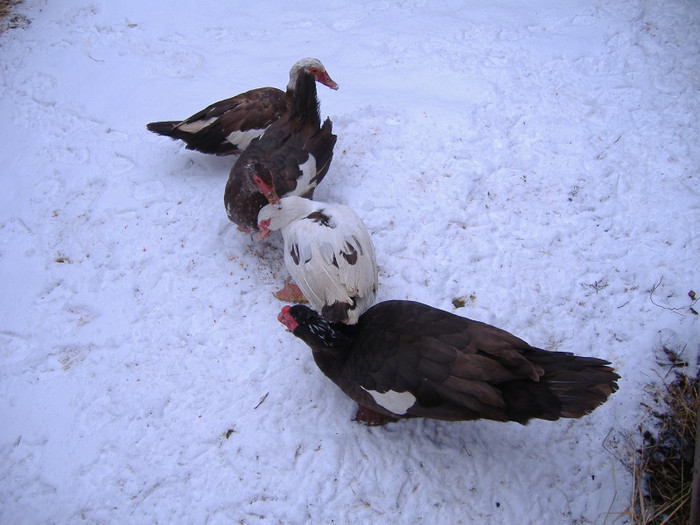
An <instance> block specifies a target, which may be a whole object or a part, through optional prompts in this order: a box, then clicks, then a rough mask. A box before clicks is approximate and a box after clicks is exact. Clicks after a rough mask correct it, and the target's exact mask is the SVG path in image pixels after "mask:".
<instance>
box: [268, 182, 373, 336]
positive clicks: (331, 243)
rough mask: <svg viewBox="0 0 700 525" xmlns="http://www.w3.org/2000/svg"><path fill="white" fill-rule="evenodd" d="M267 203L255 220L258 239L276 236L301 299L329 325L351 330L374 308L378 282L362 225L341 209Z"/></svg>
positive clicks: (294, 201) (289, 200)
mask: <svg viewBox="0 0 700 525" xmlns="http://www.w3.org/2000/svg"><path fill="white" fill-rule="evenodd" d="M262 189H263V191H264V188H262ZM271 200H272V203H271V204H268V205H267V206H265V207H263V208H262V209H261V210H260V213H259V214H258V222H259V224H258V228H259V229H260V231H261V236H265V235H266V234H267V233H268V232H270V231H276V230H280V231H281V232H282V237H283V238H284V262H285V265H286V267H287V270H288V271H289V274H290V275H291V276H292V280H293V281H294V282H295V283H296V285H297V286H298V287H299V289H300V290H301V293H302V294H303V296H304V297H305V298H306V299H307V300H308V301H309V303H310V304H311V306H312V307H313V308H314V309H315V310H316V311H317V312H319V313H321V315H323V317H325V318H326V319H327V320H329V321H330V322H333V323H347V324H355V323H356V322H357V320H358V319H359V317H360V314H362V312H364V311H365V310H367V308H369V307H370V306H372V304H373V303H374V300H375V298H376V295H377V282H378V275H377V261H376V259H375V256H374V246H373V245H372V239H371V238H370V235H369V232H368V231H367V228H365V225H364V223H363V222H362V220H361V219H360V218H359V217H358V216H357V214H356V213H355V212H354V211H352V209H350V208H349V207H348V206H344V205H342V204H326V203H323V202H318V201H312V200H309V199H305V198H302V197H294V196H289V197H284V198H282V199H277V200H275V199H274V197H273V198H272V199H271ZM289 288H290V287H289V286H287V288H286V290H287V291H285V293H289V291H288V290H289ZM279 293H280V292H278V294H279ZM278 297H280V295H278ZM280 298H283V297H280Z"/></svg>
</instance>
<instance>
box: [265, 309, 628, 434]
mask: <svg viewBox="0 0 700 525" xmlns="http://www.w3.org/2000/svg"><path fill="white" fill-rule="evenodd" d="M278 319H279V321H280V322H282V323H283V324H284V325H285V326H286V327H287V328H288V329H289V330H290V331H291V332H292V333H293V334H294V335H295V336H296V337H298V338H299V339H301V340H302V341H304V342H305V343H306V344H307V345H309V346H310V347H311V350H312V352H313V357H314V360H315V361H316V364H317V365H318V367H319V368H320V369H321V371H322V372H323V373H324V374H325V375H326V376H327V377H328V378H330V379H331V380H332V381H333V382H334V383H335V384H336V385H338V386H339V387H340V389H341V390H342V391H343V392H345V394H347V395H348V396H349V397H350V398H352V399H353V400H355V401H356V402H357V403H358V405H359V410H358V412H357V415H356V417H355V419H356V420H358V421H362V422H365V423H367V424H383V423H386V422H389V421H395V420H398V419H401V418H410V417H426V418H433V419H441V420H448V421H457V420H474V419H480V418H485V419H491V420H495V421H517V422H518V423H522V424H525V423H527V422H528V421H529V420H530V419H532V418H538V419H545V420H549V421H554V420H556V419H558V418H560V417H564V418H579V417H581V416H583V415H585V414H588V413H589V412H591V411H592V410H593V409H594V408H596V407H597V406H599V405H600V404H602V403H603V402H605V400H606V399H607V398H608V396H610V394H612V393H613V392H615V391H616V390H617V380H618V379H619V377H620V376H618V375H617V374H616V373H615V372H614V370H613V369H612V368H611V367H610V366H609V365H610V363H609V362H608V361H605V360H602V359H597V358H593V357H579V356H576V355H574V354H571V353H565V352H549V351H546V350H541V349H539V348H535V347H533V346H530V345H529V344H527V343H526V342H525V341H523V340H521V339H519V338H517V337H515V336H514V335H511V334H510V333H508V332H506V331H504V330H501V329H499V328H496V327H493V326H490V325H487V324H484V323H480V322H478V321H472V320H470V319H466V318H463V317H459V316H457V315H454V314H451V313H449V312H445V311H443V310H439V309H437V308H432V307H430V306H427V305H424V304H421V303H416V302H412V301H385V302H382V303H378V304H376V305H374V306H373V307H371V308H370V309H369V310H367V311H366V312H365V313H364V314H363V315H362V316H361V317H360V320H359V322H358V323H357V324H356V325H353V326H348V325H343V324H333V323H330V322H329V321H328V320H326V319H324V318H323V317H322V316H321V315H319V314H318V313H316V312H315V311H313V310H311V309H310V308H308V307H307V306H304V305H295V306H291V307H290V306H285V307H284V308H283V309H282V312H281V313H280V314H279V316H278Z"/></svg>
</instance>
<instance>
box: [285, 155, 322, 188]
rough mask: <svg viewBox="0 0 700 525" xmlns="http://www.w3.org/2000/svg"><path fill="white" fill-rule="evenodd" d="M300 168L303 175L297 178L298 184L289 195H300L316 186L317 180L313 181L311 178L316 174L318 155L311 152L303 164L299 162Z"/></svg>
mask: <svg viewBox="0 0 700 525" xmlns="http://www.w3.org/2000/svg"><path fill="white" fill-rule="evenodd" d="M299 169H300V170H301V177H299V178H298V179H297V186H296V188H294V190H292V191H290V192H289V193H287V195H296V196H297V197H300V196H301V195H303V194H304V193H306V192H307V191H309V189H310V188H315V187H316V182H315V181H314V182H311V179H313V178H314V177H315V176H316V157H314V156H313V155H312V154H311V153H309V158H308V159H306V162H304V163H303V164H299Z"/></svg>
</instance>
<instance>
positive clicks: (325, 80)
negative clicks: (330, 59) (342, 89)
mask: <svg viewBox="0 0 700 525" xmlns="http://www.w3.org/2000/svg"><path fill="white" fill-rule="evenodd" d="M316 80H318V81H319V82H320V83H321V84H323V85H324V86H328V87H329V88H331V89H338V84H336V83H335V82H334V81H333V79H332V78H331V77H330V76H329V75H328V73H326V72H325V71H319V72H318V75H317V76H316Z"/></svg>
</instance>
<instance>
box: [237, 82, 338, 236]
mask: <svg viewBox="0 0 700 525" xmlns="http://www.w3.org/2000/svg"><path fill="white" fill-rule="evenodd" d="M336 138H337V137H336V136H335V135H334V134H333V125H332V123H331V121H330V119H326V120H325V122H324V123H323V126H321V117H320V115H319V107H318V101H317V99H316V79H315V77H314V75H313V74H310V73H307V72H304V71H301V72H300V73H299V75H298V76H297V82H296V88H295V90H294V97H293V99H292V106H291V108H290V110H289V111H288V112H287V113H286V114H285V115H284V116H283V117H281V118H280V119H278V120H277V121H275V122H274V123H273V124H272V125H271V126H270V127H269V128H268V129H267V130H266V131H265V133H264V134H263V135H262V136H261V137H258V138H256V139H253V140H252V141H251V143H250V145H249V146H248V147H247V148H246V150H245V151H244V152H243V153H242V154H241V155H240V156H239V157H238V159H237V160H236V163H235V164H234V165H233V168H231V173H230V174H229V178H228V181H227V182H226V189H225V191H224V204H225V206H226V214H227V215H228V218H229V219H230V220H231V221H232V222H234V223H236V224H237V225H238V227H239V228H240V229H242V230H244V231H248V230H250V229H257V225H258V212H259V211H260V209H261V208H262V207H263V206H265V205H266V204H267V203H268V202H269V199H268V198H267V197H266V196H265V195H264V194H263V193H261V191H260V190H259V185H260V182H262V183H264V184H265V185H267V186H268V187H270V188H271V189H274V191H275V192H276V196H279V197H284V196H286V195H296V196H299V197H306V198H309V199H310V198H311V197H313V193H314V188H316V186H317V185H318V183H319V182H321V180H322V179H323V177H324V176H325V175H326V172H327V171H328V168H329V166H330V163H331V159H332V158H333V147H334V146H335V141H336ZM256 181H257V182H256Z"/></svg>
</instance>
